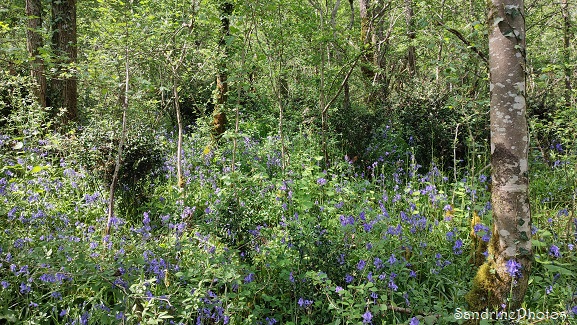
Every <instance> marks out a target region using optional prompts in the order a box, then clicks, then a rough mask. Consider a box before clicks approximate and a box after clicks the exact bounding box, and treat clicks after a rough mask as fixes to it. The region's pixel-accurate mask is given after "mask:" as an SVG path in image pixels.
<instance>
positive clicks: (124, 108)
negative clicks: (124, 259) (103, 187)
mask: <svg viewBox="0 0 577 325" xmlns="http://www.w3.org/2000/svg"><path fill="white" fill-rule="evenodd" d="M126 34H128V29H127V31H126ZM127 36H128V35H127ZM125 55H126V58H125V60H126V63H125V67H124V68H125V70H124V95H123V96H122V98H123V102H122V131H121V135H120V141H119V143H118V151H117V153H116V162H115V164H114V173H113V174H112V182H111V183H110V197H109V199H108V220H107V222H106V228H105V229H104V236H108V235H110V227H111V226H112V220H113V218H114V198H115V196H114V195H115V191H116V186H117V185H118V173H119V172H120V164H121V161H122V149H123V147H124V141H125V140H126V112H127V111H128V85H129V81H130V65H129V56H128V55H129V51H128V46H126V50H125Z"/></svg>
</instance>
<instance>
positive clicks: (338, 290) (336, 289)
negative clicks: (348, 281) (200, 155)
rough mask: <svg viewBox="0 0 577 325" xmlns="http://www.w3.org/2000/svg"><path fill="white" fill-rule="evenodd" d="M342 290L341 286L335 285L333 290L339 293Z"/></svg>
mask: <svg viewBox="0 0 577 325" xmlns="http://www.w3.org/2000/svg"><path fill="white" fill-rule="evenodd" d="M343 290H344V289H343V287H340V286H337V287H336V288H335V292H336V293H340V292H341V291H343Z"/></svg>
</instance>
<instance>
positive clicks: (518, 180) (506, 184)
mask: <svg viewBox="0 0 577 325" xmlns="http://www.w3.org/2000/svg"><path fill="white" fill-rule="evenodd" d="M488 23H489V71H490V89H491V103H490V104H491V167H492V173H491V178H492V196H491V203H492V207H493V234H492V237H491V241H490V242H489V258H488V260H487V262H486V263H485V264H483V265H482V266H481V268H480V269H479V271H478V272H477V275H476V277H475V279H474V283H473V290H472V291H471V292H470V293H469V294H468V295H467V301H468V302H469V305H470V308H471V309H474V310H483V309H485V308H487V307H488V308H491V309H494V310H498V311H502V310H515V309H516V308H519V307H520V306H521V303H522V301H523V297H524V295H525V292H526V289H527V283H528V280H529V272H530V270H531V258H532V251H531V211H530V209H529V197H528V185H529V179H528V129H527V119H526V116H525V115H526V100H525V21H524V6H523V0H508V1H505V0H492V1H491V2H490V3H489V17H488Z"/></svg>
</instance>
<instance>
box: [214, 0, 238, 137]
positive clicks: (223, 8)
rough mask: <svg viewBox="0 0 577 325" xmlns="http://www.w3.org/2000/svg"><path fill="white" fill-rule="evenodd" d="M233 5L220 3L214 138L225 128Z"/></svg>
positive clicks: (225, 2)
mask: <svg viewBox="0 0 577 325" xmlns="http://www.w3.org/2000/svg"><path fill="white" fill-rule="evenodd" d="M233 9H234V6H233V4H232V3H231V2H229V1H223V2H221V3H220V33H221V36H220V41H219V43H218V48H219V58H218V71H217V74H216V103H215V104H216V105H215V111H214V119H213V136H214V138H215V140H217V139H218V138H220V136H221V135H222V133H224V131H225V129H226V123H227V119H226V113H225V111H226V109H225V107H226V103H227V100H228V81H227V79H228V71H227V60H228V52H229V46H228V44H229V42H230V40H229V38H230V16H231V15H232V11H233Z"/></svg>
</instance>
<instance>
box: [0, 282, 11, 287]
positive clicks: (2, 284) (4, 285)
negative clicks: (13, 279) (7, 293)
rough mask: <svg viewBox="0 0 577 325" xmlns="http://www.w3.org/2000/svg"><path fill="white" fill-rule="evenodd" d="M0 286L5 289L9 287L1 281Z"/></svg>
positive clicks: (8, 284)
mask: <svg viewBox="0 0 577 325" xmlns="http://www.w3.org/2000/svg"><path fill="white" fill-rule="evenodd" d="M0 285H1V286H2V288H4V289H6V288H8V287H9V286H10V283H8V282H6V281H2V282H0Z"/></svg>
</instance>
